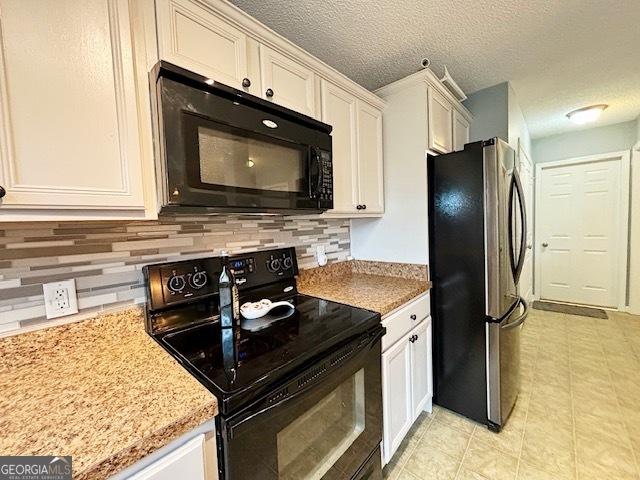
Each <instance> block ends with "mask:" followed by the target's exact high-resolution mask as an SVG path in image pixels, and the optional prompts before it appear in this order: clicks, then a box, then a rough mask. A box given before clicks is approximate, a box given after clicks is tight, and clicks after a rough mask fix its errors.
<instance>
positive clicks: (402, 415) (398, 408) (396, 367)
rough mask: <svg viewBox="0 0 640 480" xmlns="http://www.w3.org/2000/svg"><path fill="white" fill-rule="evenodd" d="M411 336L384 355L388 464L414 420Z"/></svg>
mask: <svg viewBox="0 0 640 480" xmlns="http://www.w3.org/2000/svg"><path fill="white" fill-rule="evenodd" d="M409 337H410V335H407V336H406V337H404V338H402V339H401V340H400V341H398V343H396V344H395V345H394V346H393V347H391V348H389V350H387V351H386V352H384V353H383V354H382V386H383V391H382V392H383V393H382V408H383V412H384V413H383V417H384V418H383V432H384V433H383V451H384V463H385V464H386V463H388V462H389V460H390V459H391V457H392V456H393V453H394V452H395V451H396V450H397V449H398V446H399V445H400V443H401V442H402V439H403V438H404V436H405V435H406V434H407V432H408V431H409V428H411V424H412V423H413V409H412V405H411V402H412V399H411V383H412V378H411V377H412V374H411V343H409Z"/></svg>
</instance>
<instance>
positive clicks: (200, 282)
mask: <svg viewBox="0 0 640 480" xmlns="http://www.w3.org/2000/svg"><path fill="white" fill-rule="evenodd" d="M189 284H190V285H191V287H193V288H195V289H196V290H198V289H199V288H202V287H204V286H205V285H206V284H207V272H205V271H200V272H195V273H194V274H193V275H191V278H190V279H189Z"/></svg>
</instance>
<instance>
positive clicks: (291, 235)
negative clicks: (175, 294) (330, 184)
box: [0, 216, 350, 334]
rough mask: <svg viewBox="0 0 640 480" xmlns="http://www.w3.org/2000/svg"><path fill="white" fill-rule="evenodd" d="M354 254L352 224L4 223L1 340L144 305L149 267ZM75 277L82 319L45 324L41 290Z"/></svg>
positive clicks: (241, 220)
mask: <svg viewBox="0 0 640 480" xmlns="http://www.w3.org/2000/svg"><path fill="white" fill-rule="evenodd" d="M317 245H324V246H325V250H326V252H327V257H328V259H329V262H330V263H333V262H337V261H343V260H346V259H347V257H348V256H349V254H350V237H349V220H343V219H319V218H301V217H297V218H291V217H281V216H264V217H262V216H261V217H257V216H194V217H185V216H180V217H163V218H161V219H160V220H157V221H136V222H121V221H120V222H116V221H109V222H60V223H56V222H20V223H0V334H10V333H15V332H19V331H24V330H27V329H28V330H31V329H34V328H41V327H44V326H48V325H53V324H58V323H64V322H68V321H70V320H78V319H81V318H87V317H91V316H94V315H96V314H97V313H99V312H101V311H111V310H117V309H120V308H123V307H125V306H129V305H131V304H135V303H143V302H144V296H145V293H144V286H143V278H142V267H143V266H144V265H146V264H150V263H159V262H166V261H175V260H185V259H189V258H197V257H206V256H211V255H219V253H220V250H223V249H227V250H229V251H230V252H231V253H239V252H248V251H255V250H265V249H271V248H279V247H285V246H295V247H296V253H297V256H298V265H299V267H300V268H303V269H304V268H312V267H316V266H317V263H316V261H315V256H314V253H315V248H316V246H317ZM70 278H74V279H75V280H76V288H77V291H78V307H79V313H78V314H77V315H74V316H68V317H62V318H59V319H54V320H47V319H46V317H45V310H44V299H43V295H42V284H43V283H48V282H52V281H58V280H66V279H70Z"/></svg>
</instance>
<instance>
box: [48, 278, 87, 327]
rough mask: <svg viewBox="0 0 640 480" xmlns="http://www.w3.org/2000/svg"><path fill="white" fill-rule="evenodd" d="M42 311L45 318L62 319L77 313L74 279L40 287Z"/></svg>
mask: <svg viewBox="0 0 640 480" xmlns="http://www.w3.org/2000/svg"><path fill="white" fill-rule="evenodd" d="M42 290H43V292H44V309H45V312H46V314H47V318H58V317H64V316H65V315H72V314H74V313H78V296H77V294H76V281H75V280H74V279H71V280H64V281H61V282H51V283H45V284H44V285H42Z"/></svg>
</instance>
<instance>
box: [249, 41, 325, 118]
mask: <svg viewBox="0 0 640 480" xmlns="http://www.w3.org/2000/svg"><path fill="white" fill-rule="evenodd" d="M260 76H261V78H262V93H261V96H262V98H264V99H266V100H271V101H273V102H274V103H277V104H278V105H282V106H283V107H287V108H290V109H291V110H295V111H297V112H300V113H304V114H305V115H309V116H310V117H315V115H316V106H315V105H316V103H315V98H316V97H315V77H316V76H315V73H313V71H311V70H309V69H308V68H306V67H304V66H303V65H302V64H300V63H298V62H296V61H294V60H292V59H290V58H289V57H287V56H285V55H283V54H281V53H279V52H276V51H275V50H273V49H271V48H269V47H266V46H265V45H260Z"/></svg>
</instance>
